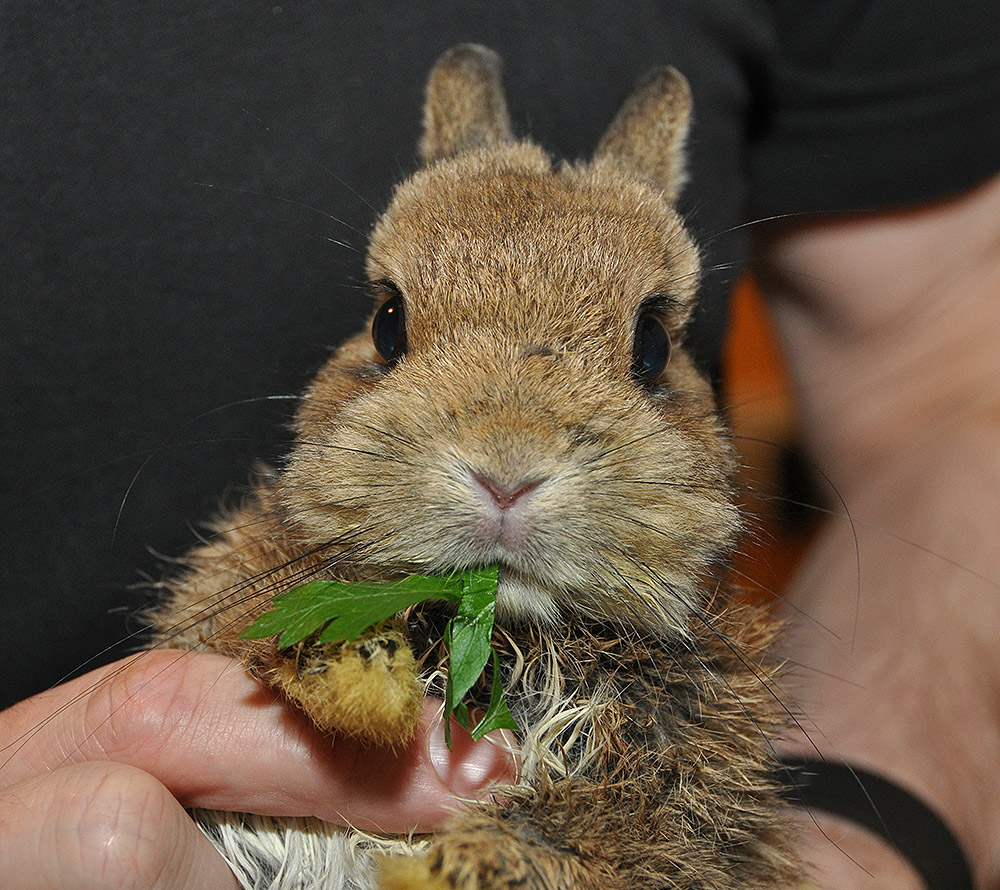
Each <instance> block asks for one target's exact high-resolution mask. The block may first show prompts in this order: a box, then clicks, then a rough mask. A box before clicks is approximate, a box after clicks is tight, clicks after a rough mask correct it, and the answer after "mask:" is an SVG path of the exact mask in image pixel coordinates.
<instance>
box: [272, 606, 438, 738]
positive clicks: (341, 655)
mask: <svg viewBox="0 0 1000 890" xmlns="http://www.w3.org/2000/svg"><path fill="white" fill-rule="evenodd" d="M273 676H274V681H275V684H276V685H277V686H278V688H280V689H281V690H282V692H284V694H285V695H286V696H287V697H288V698H289V699H291V700H292V701H293V702H295V704H296V705H298V707H299V708H301V709H302V710H303V711H304V712H305V713H306V715H307V716H308V717H309V718H310V719H311V720H312V721H313V723H315V724H316V725H317V726H318V727H319V728H320V729H323V730H331V731H335V732H339V733H343V734H345V735H349V736H351V737H353V738H357V739H361V740H362V741H367V742H372V743H374V744H376V745H380V746H384V747H389V748H398V747H402V746H404V745H406V744H407V743H408V742H409V741H410V740H411V739H412V738H413V736H414V733H415V732H416V728H417V723H418V721H419V719H420V712H421V703H422V701H423V691H422V689H421V687H420V685H419V684H418V682H417V666H416V661H415V659H414V657H413V652H412V650H411V649H410V646H409V644H408V643H407V640H406V636H405V635H404V634H403V632H402V631H401V630H400V629H399V628H398V627H396V626H395V625H393V624H392V623H391V622H382V623H381V624H377V625H375V626H374V627H371V628H369V629H368V630H367V631H365V633H363V634H362V635H361V636H360V637H358V638H357V639H356V640H351V641H346V642H341V643H314V644H311V645H310V644H308V643H305V644H301V645H299V646H295V647H292V648H291V649H288V650H285V651H283V652H282V653H280V657H279V661H278V664H277V666H276V668H275V671H274V675H273Z"/></svg>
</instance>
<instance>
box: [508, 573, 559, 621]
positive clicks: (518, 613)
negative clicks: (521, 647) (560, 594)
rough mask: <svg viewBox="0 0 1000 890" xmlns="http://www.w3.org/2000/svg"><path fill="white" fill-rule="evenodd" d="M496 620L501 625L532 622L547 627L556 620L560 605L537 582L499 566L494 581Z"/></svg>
mask: <svg viewBox="0 0 1000 890" xmlns="http://www.w3.org/2000/svg"><path fill="white" fill-rule="evenodd" d="M497 618H498V619H499V620H500V621H501V622H511V623H521V622H531V623H535V624H540V625H542V626H546V627H549V626H552V625H554V624H556V622H557V621H558V619H559V606H558V605H557V604H556V600H555V598H554V597H553V596H552V593H551V592H550V591H548V590H546V589H545V588H544V587H542V586H541V584H539V583H538V582H537V581H535V580H534V579H531V578H528V577H525V576H524V575H521V574H519V573H518V572H515V571H512V570H511V569H508V568H506V567H504V566H501V567H500V573H499V577H498V579H497Z"/></svg>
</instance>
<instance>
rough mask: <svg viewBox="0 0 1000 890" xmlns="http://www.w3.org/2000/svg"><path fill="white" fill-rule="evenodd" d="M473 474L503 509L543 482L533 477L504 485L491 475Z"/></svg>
mask: <svg viewBox="0 0 1000 890" xmlns="http://www.w3.org/2000/svg"><path fill="white" fill-rule="evenodd" d="M472 476H473V478H474V479H475V480H476V482H478V483H479V485H480V486H481V487H482V488H483V489H484V490H485V491H486V492H487V493H488V494H489V496H490V497H491V498H493V502H494V503H495V504H496V505H497V507H499V508H500V509H501V510H507V509H509V508H510V507H513V506H514V504H515V503H516V502H517V501H518V500H519V499H520V498H522V497H523V496H524V495H526V494H528V493H529V492H532V491H534V490H535V489H536V488H538V486H539V485H541V484H542V480H541V479H531V480H529V481H527V482H517V483H514V484H513V485H502V484H501V483H499V482H496V481H494V480H493V479H490V478H489V476H483V475H480V474H479V473H473V474H472Z"/></svg>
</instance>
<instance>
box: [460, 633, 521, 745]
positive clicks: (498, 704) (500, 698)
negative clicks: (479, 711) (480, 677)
mask: <svg viewBox="0 0 1000 890" xmlns="http://www.w3.org/2000/svg"><path fill="white" fill-rule="evenodd" d="M466 722H468V718H466ZM466 728H468V727H466ZM494 729H517V721H516V720H515V719H514V715H513V714H511V712H510V708H508V707H507V699H506V698H504V694H503V683H501V682H500V659H499V658H497V653H496V650H495V649H494V650H493V685H492V687H491V688H490V704H489V707H487V708H486V713H485V714H484V715H483V719H482V720H480V721H479V722H478V723H477V724H476V726H475V728H474V729H472V730H471V733H472V738H473V740H474V741H477V742H478V741H479V740H480V739H481V738H482V737H483V736H484V735H486V733H488V732H493V730H494Z"/></svg>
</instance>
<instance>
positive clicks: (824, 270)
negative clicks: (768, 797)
mask: <svg viewBox="0 0 1000 890" xmlns="http://www.w3.org/2000/svg"><path fill="white" fill-rule="evenodd" d="M758 257H759V268H760V273H761V279H762V282H763V283H764V286H765V289H766V291H767V293H768V295H769V296H770V297H771V298H772V300H771V302H772V306H773V309H774V313H775V316H776V319H777V322H778V326H779V329H780V332H781V334H782V337H783V343H784V347H785V351H786V354H787V358H788V361H789V365H790V367H791V370H792V373H793V377H794V379H795V382H796V384H797V388H798V392H799V395H800V400H801V405H802V415H803V426H804V437H805V445H806V449H807V452H808V454H809V457H810V459H811V460H812V461H814V463H815V465H816V466H817V467H818V468H819V469H820V470H821V471H822V473H823V474H824V475H825V476H826V477H827V478H828V479H829V480H830V481H831V482H832V483H833V484H834V485H835V486H836V489H837V494H836V496H835V497H833V496H831V500H832V502H833V504H834V506H835V508H836V509H835V512H838V513H842V512H843V511H842V510H841V508H840V506H839V505H840V503H841V502H842V503H843V504H844V505H845V507H846V509H847V510H848V511H849V512H850V517H851V519H852V520H853V521H851V522H849V521H845V519H844V518H834V519H830V520H829V521H827V522H826V523H825V524H824V526H823V528H822V530H821V532H820V534H819V538H818V541H817V542H816V544H815V546H814V547H813V549H812V551H811V553H810V554H809V555H808V557H807V559H806V560H805V562H804V564H803V566H802V568H801V570H800V571H799V573H798V575H797V577H796V578H795V579H794V581H793V584H792V587H791V589H790V591H789V592H788V599H789V601H790V603H791V606H792V610H790V615H792V616H793V618H792V622H793V630H792V633H791V634H790V635H789V637H788V640H787V643H786V647H785V649H786V654H787V655H788V657H789V659H790V660H791V661H792V662H794V663H796V664H798V665H801V667H800V668H797V669H796V670H795V671H794V672H793V674H792V675H791V676H790V677H789V680H788V691H789V693H790V694H791V696H792V697H793V698H794V699H795V701H796V702H797V703H798V705H799V707H800V708H801V710H802V711H803V712H805V714H807V715H808V719H807V720H804V721H803V722H802V727H803V729H804V731H805V735H807V736H808V740H806V739H805V738H804V737H803V734H802V733H794V734H793V737H792V738H791V739H790V740H789V744H790V745H791V746H792V747H793V748H794V749H795V750H800V751H805V752H806V753H809V754H814V755H815V753H816V751H817V749H818V750H819V751H820V752H822V753H823V754H824V755H826V756H827V757H831V758H838V759H844V760H846V761H847V762H848V763H852V764H856V765H859V766H864V767H866V768H868V769H870V770H872V771H874V772H878V773H881V774H883V775H885V776H887V777H889V778H891V779H893V780H895V781H896V782H898V783H899V784H901V785H903V786H904V787H906V788H908V789H910V790H911V791H912V792H914V793H915V794H916V795H917V796H918V797H920V798H922V799H923V800H924V801H925V802H926V803H927V804H929V805H930V806H932V807H933V808H934V809H935V810H937V812H938V813H939V814H940V815H941V816H942V817H943V818H944V819H945V820H946V822H947V823H948V824H949V826H950V827H951V828H952V830H953V831H954V832H955V834H956V836H957V837H958V839H959V841H960V843H961V844H962V846H963V847H964V849H965V851H966V853H967V854H968V856H969V858H970V861H971V864H972V869H973V874H974V879H975V883H976V886H977V887H978V888H982V890H995V888H997V887H1000V845H998V842H997V838H1000V694H998V693H1000V590H998V584H997V582H998V580H1000V547H997V543H996V530H997V529H998V528H1000V497H998V492H1000V348H998V347H1000V177H997V178H994V179H992V180H990V181H989V182H987V183H985V184H983V185H982V186H980V187H979V188H977V189H974V190H973V191H971V192H969V193H967V194H964V195H961V196H959V197H957V198H953V199H950V200H947V201H941V202H939V203H936V204H933V205H928V206H924V207H920V208H915V209H910V210H900V211H894V212H885V213H875V214H853V215H850V216H844V217H828V218H824V219H821V220H817V221H811V222H808V223H803V222H801V221H797V222H791V223H784V224H779V225H775V226H772V227H771V228H770V229H769V230H767V231H766V232H765V234H764V235H763V237H762V238H761V240H760V244H759V251H758ZM855 535H856V536H857V550H855V539H854V536H855ZM803 615H804V616H808V617H807V618H802V617H794V616H803ZM815 816H816V823H818V825H819V826H820V827H822V829H823V831H825V833H826V836H825V837H824V836H823V834H822V833H821V832H820V831H819V830H818V829H817V826H816V825H815V824H814V823H813V822H812V820H811V818H810V817H803V818H802V821H803V823H804V825H805V831H806V833H807V836H808V837H807V839H806V840H805V841H804V846H805V849H806V852H807V855H808V856H809V857H810V859H811V860H813V861H814V862H815V863H816V865H817V870H818V874H819V875H821V876H822V877H821V879H820V880H821V885H822V886H823V887H826V888H830V890H841V888H843V890H847V888H851V890H864V888H869V887H871V888H875V887H878V888H892V890H909V888H920V887H923V886H924V885H923V883H922V881H921V880H920V879H919V878H918V877H917V876H916V874H915V872H914V871H913V870H912V868H911V867H910V866H909V865H908V864H905V863H903V862H901V861H900V860H899V858H898V856H896V855H895V854H894V853H893V852H892V851H891V850H890V849H889V848H888V847H887V846H885V845H884V844H882V843H881V842H879V841H876V840H875V839H874V838H873V837H871V836H870V835H868V834H867V833H866V832H864V831H863V830H861V829H858V828H856V827H854V826H852V825H849V824H847V823H844V822H840V821H836V820H829V819H827V818H826V817H824V816H822V815H821V814H815ZM852 859H853V860H856V861H852ZM861 865H863V866H864V868H862V867H859V866H861ZM864 869H867V870H868V871H869V872H871V873H872V876H869V875H867V874H866V873H865V870H864Z"/></svg>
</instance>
